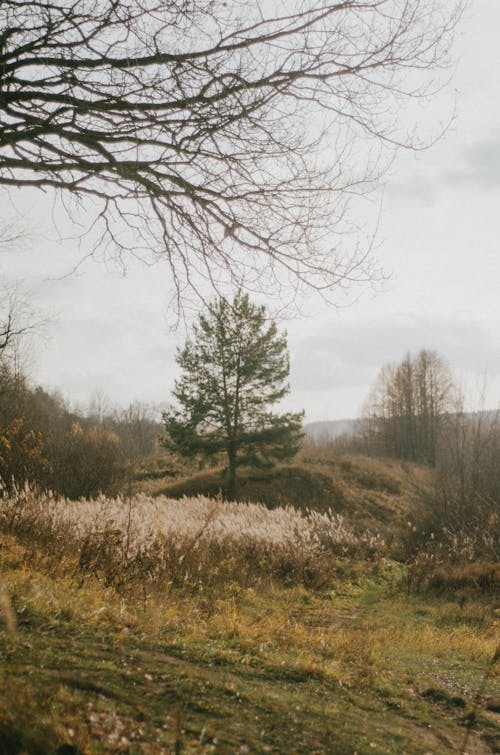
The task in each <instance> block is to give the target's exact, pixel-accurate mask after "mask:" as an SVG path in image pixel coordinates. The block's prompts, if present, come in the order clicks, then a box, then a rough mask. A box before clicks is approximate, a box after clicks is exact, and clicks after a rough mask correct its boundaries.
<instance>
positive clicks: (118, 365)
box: [0, 0, 500, 421]
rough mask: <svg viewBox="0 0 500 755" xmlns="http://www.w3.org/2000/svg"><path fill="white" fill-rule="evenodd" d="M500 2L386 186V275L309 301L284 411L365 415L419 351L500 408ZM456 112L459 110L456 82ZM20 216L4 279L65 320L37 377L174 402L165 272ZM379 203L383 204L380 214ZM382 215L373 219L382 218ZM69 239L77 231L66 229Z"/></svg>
mask: <svg viewBox="0 0 500 755" xmlns="http://www.w3.org/2000/svg"><path fill="white" fill-rule="evenodd" d="M499 28H500V3H499V2H497V1H496V0H471V2H470V6H469V9H468V11H467V13H466V16H465V18H464V19H463V21H462V23H461V26H460V33H459V38H458V40H457V46H456V57H457V58H458V60H457V66H456V69H455V70H454V72H453V81H452V87H451V93H452V94H453V90H456V118H455V120H454V122H453V124H452V126H451V127H450V128H449V130H448V132H447V133H446V135H445V136H444V137H443V139H442V140H441V141H439V142H438V143H437V144H436V145H435V146H433V147H432V148H431V149H429V150H428V151H426V152H424V153H418V154H406V155H400V156H399V157H398V159H397V161H396V163H395V164H394V166H393V168H392V170H391V172H390V174H389V175H388V176H387V178H386V182H385V189H384V194H383V201H382V211H381V218H380V225H379V230H378V234H377V256H378V259H379V261H380V263H381V264H382V266H383V267H384V269H385V271H386V273H388V274H389V275H390V278H389V279H388V280H387V281H386V282H385V283H384V284H383V285H381V286H379V287H377V290H376V291H372V290H370V291H364V292H359V291H358V292H355V293H356V294H359V296H358V298H357V299H356V301H354V303H352V304H351V305H350V306H345V307H344V306H343V307H340V308H338V309H333V308H331V307H330V308H326V307H324V306H322V305H321V304H320V303H319V302H315V301H311V302H309V303H308V306H307V307H306V311H307V313H308V315H307V316H304V317H303V318H295V319H293V320H288V321H285V322H283V323H282V327H284V328H286V329H287V331H288V335H289V346H290V353H291V361H292V372H291V381H290V382H291V388H292V391H291V394H290V396H289V398H288V399H287V400H286V408H293V409H302V408H303V409H305V410H306V419H307V420H309V421H313V420H321V419H330V420H331V419H341V418H346V417H355V416H357V414H358V413H359V410H360V408H361V405H362V402H363V400H364V399H365V397H366V395H367V393H368V391H369V388H370V385H371V383H372V381H373V379H374V378H375V376H376V374H377V372H378V370H379V369H380V367H381V366H382V365H383V364H385V363H387V362H391V361H398V360H400V359H401V358H402V357H403V356H404V354H405V353H406V352H407V351H408V350H410V351H417V350H419V349H421V348H430V349H436V350H437V351H438V352H439V353H440V354H441V355H442V356H444V357H445V358H446V359H447V360H448V361H449V363H450V365H451V367H452V368H453V369H455V370H456V371H457V372H458V373H459V375H460V377H461V379H462V380H464V383H465V384H466V385H467V386H470V389H471V390H472V391H474V390H477V391H478V392H479V390H480V386H481V385H482V383H483V381H484V378H485V376H487V378H486V379H487V382H488V384H489V396H488V404H489V405H490V406H496V405H497V404H500V338H499V334H500V295H499V283H500V255H499V253H498V248H499V237H500V233H499V226H500V46H499V45H498V29H499ZM442 97H443V98H444V97H446V107H448V103H449V101H450V88H448V91H447V93H443V95H442ZM12 202H13V204H12V207H8V206H4V208H3V214H4V217H9V216H12V215H13V214H14V213H15V212H17V213H18V217H21V218H23V219H24V222H25V225H26V226H27V228H28V230H29V232H30V236H31V238H30V240H29V242H26V243H24V245H23V247H24V248H23V249H16V250H11V251H8V252H3V253H2V257H1V260H0V261H1V262H2V267H3V273H4V275H6V276H8V277H10V278H16V279H18V280H22V281H23V283H24V285H25V287H26V288H27V289H29V290H30V291H31V292H32V295H33V299H34V301H35V302H36V303H37V305H38V306H39V307H40V308H42V309H44V310H49V311H50V312H51V313H52V314H53V315H54V317H55V321H54V323H53V324H52V325H51V326H50V328H49V330H48V335H49V338H48V340H47V342H46V343H41V342H40V343H39V344H38V346H37V356H36V359H35V360H34V363H33V366H32V373H33V380H34V381H35V382H37V383H40V384H42V385H44V386H45V387H48V388H58V389H60V390H61V391H62V393H63V394H64V395H65V396H66V397H67V398H68V399H69V400H70V401H72V402H75V403H79V404H82V405H83V404H85V403H86V402H88V401H89V399H90V398H91V397H92V395H93V394H94V393H95V392H96V391H100V392H103V393H105V394H107V395H108V396H109V397H110V400H111V401H112V402H114V403H117V404H122V405H125V404H127V403H128V402H130V401H132V400H140V401H145V402H152V403H157V402H168V400H169V393H170V389H171V387H172V384H173V381H174V379H175V377H176V374H177V368H176V365H175V361H174V360H175V349H176V346H177V345H181V344H182V342H183V340H184V338H185V332H184V331H183V330H182V329H181V330H178V331H177V332H175V333H173V332H171V330H170V329H169V325H172V323H173V318H172V315H171V312H170V311H169V309H168V293H167V292H168V290H169V286H170V280H169V275H168V269H167V267H166V266H162V265H157V266H155V267H153V268H145V267H142V266H141V265H139V264H138V263H131V264H130V265H129V266H128V271H127V275H126V276H125V277H124V276H122V275H121V274H120V273H119V272H118V271H116V270H113V269H109V268H107V267H106V266H105V265H104V264H103V263H98V262H96V261H92V260H89V261H87V262H85V263H84V264H83V265H82V266H81V267H80V268H79V270H78V271H77V272H75V273H73V274H71V275H69V276H68V275H66V276H65V274H66V273H68V272H69V271H70V270H71V267H72V265H73V264H74V263H76V261H77V260H78V259H80V257H81V250H80V249H79V248H78V245H77V243H76V242H74V241H71V240H69V239H67V238H66V239H65V241H63V242H61V243H56V241H55V240H54V238H53V234H52V237H51V235H50V233H49V231H48V228H49V222H48V221H49V219H50V215H49V213H50V203H49V201H48V200H44V199H42V198H40V197H39V196H38V195H36V194H35V195H31V194H30V195H28V194H26V192H24V193H23V194H22V195H21V192H18V193H15V194H13V195H12ZM377 206H378V205H377ZM372 214H373V213H372ZM59 225H60V229H61V233H62V235H63V236H65V237H66V236H67V235H68V234H69V233H70V232H71V230H70V226H69V225H68V224H67V223H65V222H64V221H60V222H59Z"/></svg>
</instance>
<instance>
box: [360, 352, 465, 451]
mask: <svg viewBox="0 0 500 755" xmlns="http://www.w3.org/2000/svg"><path fill="white" fill-rule="evenodd" d="M453 395H454V386H453V380H452V377H451V373H450V370H449V368H448V365H447V364H446V362H445V361H444V360H443V359H442V358H441V357H440V356H439V355H438V354H437V353H436V352H435V351H429V350H427V349H423V350H422V351H420V352H419V353H418V354H417V356H416V357H412V356H411V355H410V354H407V356H406V357H405V358H404V359H403V360H402V361H401V362H400V364H398V365H386V366H385V367H383V368H382V370H381V371H380V373H379V375H378V378H377V380H376V382H375V385H374V387H373V389H372V391H371V393H370V395H369V397H368V399H367V402H366V405H365V408H364V412H363V413H364V423H363V432H364V435H365V439H366V440H367V441H368V443H369V444H370V445H371V446H372V447H373V448H374V449H375V450H376V451H378V452H381V453H384V454H387V455H390V456H397V457H400V458H404V459H411V460H413V461H421V462H425V463H428V464H431V465H435V464H436V461H437V453H438V441H439V439H440V435H441V431H442V429H443V427H444V420H445V418H446V416H447V413H448V412H449V411H450V410H451V409H452V407H453V404H452V399H453Z"/></svg>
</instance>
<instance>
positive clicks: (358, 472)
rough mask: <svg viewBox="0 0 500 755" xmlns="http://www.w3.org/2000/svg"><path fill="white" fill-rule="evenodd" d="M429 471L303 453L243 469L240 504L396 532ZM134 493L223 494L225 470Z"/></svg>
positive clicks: (146, 485)
mask: <svg viewBox="0 0 500 755" xmlns="http://www.w3.org/2000/svg"><path fill="white" fill-rule="evenodd" d="M431 474H432V473H431V470H429V469H428V468H425V467H419V466H418V465H415V464H404V465H402V464H400V463H399V462H397V461H394V460H379V459H372V458H367V457H359V456H341V457H338V456H332V455H331V454H329V453H328V452H322V451H321V450H314V449H310V450H303V451H301V453H300V454H299V456H298V457H297V460H296V462H294V463H293V464H287V465H280V466H277V467H276V468H274V469H272V470H269V471H259V472H256V471H255V470H248V469H245V470H240V471H239V480H238V496H237V499H238V500H240V501H260V502H262V503H264V504H266V505H267V506H269V507H275V506H287V505H290V506H294V507H297V508H299V509H303V510H304V509H314V510H317V511H328V510H330V509H331V510H333V511H336V512H340V513H342V514H344V515H346V516H348V517H349V519H351V520H352V521H355V522H356V523H357V524H358V525H359V526H360V527H368V528H370V529H377V528H378V529H383V530H385V531H393V530H394V528H395V527H396V528H397V527H398V526H400V525H401V524H405V523H406V521H407V519H408V515H409V514H412V513H413V512H414V511H415V509H418V508H421V507H422V503H421V501H420V498H419V495H418V489H419V487H420V486H421V485H423V484H425V483H426V482H427V481H428V479H429V477H430V475H431ZM135 489H136V490H144V491H146V492H147V493H149V494H152V495H166V496H169V497H174V498H180V497H182V496H193V495H207V496H212V497H216V496H218V495H221V494H223V492H224V474H223V471H222V470H221V469H210V470H207V471H204V472H200V473H198V474H193V475H192V476H185V477H182V478H180V479H177V480H174V481H172V480H171V479H168V478H163V479H161V478H158V477H156V478H155V479H150V480H144V479H142V480H140V481H138V482H137V483H136V486H135Z"/></svg>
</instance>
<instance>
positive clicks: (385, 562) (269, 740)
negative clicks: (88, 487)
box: [0, 468, 500, 755]
mask: <svg viewBox="0 0 500 755" xmlns="http://www.w3.org/2000/svg"><path fill="white" fill-rule="evenodd" d="M347 473H349V474H350V475H353V474H355V473H356V474H358V472H356V470H354V471H353V469H352V468H351V469H349V470H346V474H347ZM409 586H410V582H409V580H408V572H407V569H406V567H404V566H403V565H401V564H398V563H396V562H394V561H391V560H389V559H388V558H387V555H386V551H385V547H384V544H383V541H382V540H381V539H380V538H376V537H374V536H373V535H372V534H370V533H365V534H363V533H359V532H357V531H355V529H353V528H352V527H351V526H350V525H349V523H348V522H347V521H346V520H343V519H342V518H341V517H338V516H336V515H333V514H330V515H325V514H321V513H320V512H314V513H312V514H305V513H304V512H301V511H297V510H296V509H291V508H288V509H279V508H276V509H273V510H269V509H267V508H265V507H263V506H255V505H248V504H237V503H223V502H221V501H210V500H207V499H200V498H197V499H193V500H191V501H189V500H184V501H175V500H168V499H148V498H146V497H144V496H138V497H137V498H135V499H125V500H123V499H115V500H109V499H105V498H100V499H98V500H96V501H90V502H84V501H79V502H71V501H68V500H63V499H61V500H55V499H54V498H52V497H51V496H50V495H41V494H39V493H38V494H37V493H34V492H31V491H29V490H24V491H19V492H18V493H16V494H15V495H12V496H11V497H10V498H4V499H2V501H1V502H0V661H1V663H0V669H1V671H0V675H1V679H0V753H8V754H9V755H16V754H19V755H20V754H21V753H29V755H36V754H43V753H59V755H63V753H66V755H70V753H73V754H74V755H76V754H77V753H80V754H81V755H84V754H85V753H87V754H91V753H99V752H101V753H102V752H105V753H108V752H109V753H113V752H125V753H129V754H130V755H133V754H135V753H137V754H139V753H145V754H146V755H148V754H149V755H153V754H154V755H160V753H164V754H165V755H166V754H167V753H184V752H185V753H188V752H192V753H207V752H215V753H228V754H229V753H242V754H243V753H265V752H271V753H290V754H292V753H303V755H306V754H308V755H309V754H314V753H316V754H317V755H319V754H320V753H333V754H338V755H344V754H345V755H348V754H349V753H351V754H352V755H354V753H358V755H361V754H362V753H363V754H364V755H366V754H367V753H380V754H381V753H390V754H391V753H392V755H404V754H405V753H406V754H407V755H419V754H421V755H424V754H425V753H433V754H434V753H436V754H437V755H439V754H440V753H441V755H444V754H445V753H450V752H457V753H460V752H461V753H469V755H472V754H473V753H474V755H476V754H477V755H482V754H486V753H490V754H491V753H494V752H497V751H498V748H499V747H500V714H499V711H500V689H499V684H498V676H497V675H496V674H497V672H498V660H499V659H500V654H499V652H498V619H499V616H500V603H499V602H498V599H497V598H496V597H495V596H496V595H497V594H496V593H495V592H494V588H493V585H492V586H491V590H490V592H489V593H487V592H484V593H480V592H477V591H476V592H474V591H469V592H468V593H467V594H465V593H463V594H461V595H460V596H459V595H454V594H453V593H449V594H448V595H446V594H442V595H441V596H436V595H432V594H427V595H415V594H409V593H408V587H409Z"/></svg>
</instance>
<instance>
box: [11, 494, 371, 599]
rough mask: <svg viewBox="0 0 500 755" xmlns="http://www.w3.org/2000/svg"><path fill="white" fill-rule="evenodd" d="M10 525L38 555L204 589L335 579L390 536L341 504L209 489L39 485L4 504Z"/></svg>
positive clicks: (115, 578) (107, 579) (84, 568)
mask: <svg viewBox="0 0 500 755" xmlns="http://www.w3.org/2000/svg"><path fill="white" fill-rule="evenodd" d="M0 527H1V528H2V529H3V531H5V532H8V533H12V534H14V535H15V536H16V537H17V538H18V540H19V541H20V542H23V543H25V544H26V545H27V546H28V547H29V548H30V549H31V553H32V559H34V560H36V559H38V558H40V556H39V553H42V554H43V558H44V559H45V561H46V563H47V565H48V564H51V565H52V566H57V565H61V564H63V563H64V564H65V565H66V568H67V569H68V568H73V569H74V570H75V573H76V572H79V573H81V574H84V575H85V574H91V575H93V576H96V577H98V578H100V579H102V581H103V582H104V584H105V585H107V586H110V585H113V586H115V587H118V588H123V589H125V588H127V586H128V587H131V586H135V585H137V584H138V583H139V584H140V585H141V587H142V589H143V591H144V593H146V592H148V591H149V590H150V589H152V588H154V589H157V590H161V591H165V590H168V589H170V588H172V587H187V588H195V587H196V588H198V587H207V586H214V585H217V584H219V583H227V582H228V581H235V582H237V583H239V584H241V585H244V586H248V585H251V584H255V583H257V582H259V581H262V580H267V581H269V580H273V579H274V580H277V581H279V582H281V583H286V584H300V583H302V584H308V585H313V586H316V587H317V586H324V585H327V584H328V583H330V582H331V581H332V579H334V578H335V574H336V571H337V567H338V562H339V560H340V561H342V560H345V559H347V558H350V559H356V558H362V559H363V560H369V559H375V558H376V557H378V556H379V555H381V554H382V553H383V551H384V542H383V540H382V539H381V538H380V537H377V536H374V535H372V534H370V533H362V534H358V533H356V532H355V531H354V530H353V529H352V528H351V527H350V526H349V525H348V524H347V522H346V521H345V520H344V519H343V518H342V517H341V516H340V515H338V514H335V513H333V512H328V513H319V512H317V511H308V512H302V511H298V510H297V509H294V508H291V507H288V508H281V507H278V508H275V509H273V510H269V509H267V508H266V507H265V506H262V505H259V504H243V503H228V502H223V501H221V500H210V499H207V498H203V497H197V498H190V499H188V498H185V499H181V500H172V499H167V498H164V497H157V498H154V499H153V498H148V497H147V496H144V495H137V496H135V497H133V498H130V499H122V498H119V497H118V498H114V499H109V498H105V497H103V496H101V497H99V498H96V499H93V500H90V501H86V500H80V501H70V500H67V499H64V498H56V497H53V496H52V495H50V494H43V493H36V492H34V491H31V490H30V489H29V488H26V489H23V490H20V491H17V492H14V493H13V494H11V495H9V496H6V497H4V498H3V500H2V501H1V503H0Z"/></svg>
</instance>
